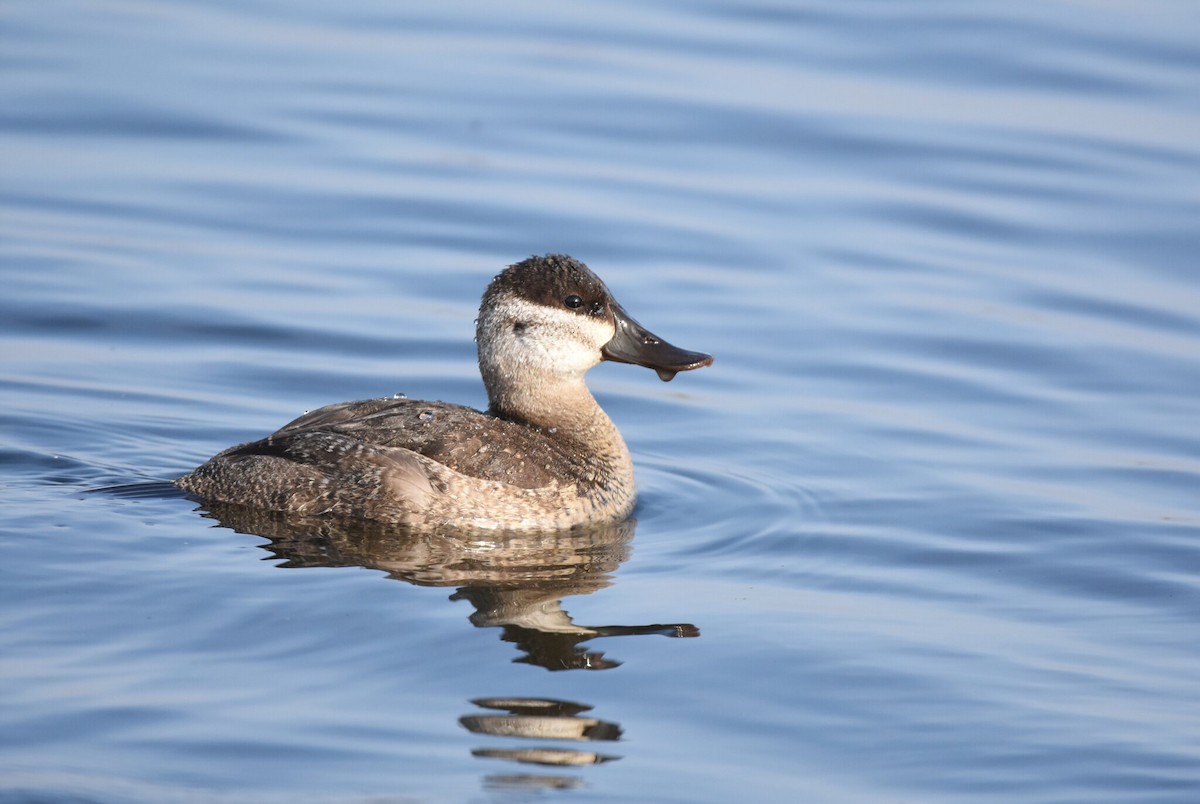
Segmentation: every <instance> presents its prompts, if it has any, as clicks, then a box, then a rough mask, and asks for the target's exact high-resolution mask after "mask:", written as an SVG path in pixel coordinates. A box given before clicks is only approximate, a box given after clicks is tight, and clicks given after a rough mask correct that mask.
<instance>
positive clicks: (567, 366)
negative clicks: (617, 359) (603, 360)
mask: <svg viewBox="0 0 1200 804" xmlns="http://www.w3.org/2000/svg"><path fill="white" fill-rule="evenodd" d="M495 312H496V313H497V315H496V318H497V320H499V321H504V322H508V323H507V326H506V330H507V331H506V332H504V333H502V334H501V337H500V342H501V343H503V344H504V350H505V351H507V352H509V354H508V357H509V358H510V359H513V360H515V361H516V362H520V363H526V364H531V365H536V366H538V367H539V368H541V369H545V370H551V371H555V372H566V373H580V372H584V371H587V370H588V369H589V368H591V367H592V366H594V365H596V364H597V363H599V362H600V349H601V347H603V346H604V344H606V343H608V342H609V341H610V340H612V337H613V334H614V331H613V327H612V325H611V324H610V323H609V322H608V321H607V320H606V319H596V318H591V317H589V316H585V315H580V314H578V313H573V312H571V311H569V310H566V309H563V310H556V309H554V308H552V307H546V306H545V305H542V304H535V303H533V302H530V301H527V300H525V299H515V298H509V299H505V300H503V301H502V302H500V303H499V304H497V305H496V309H495ZM510 350H511V351H510Z"/></svg>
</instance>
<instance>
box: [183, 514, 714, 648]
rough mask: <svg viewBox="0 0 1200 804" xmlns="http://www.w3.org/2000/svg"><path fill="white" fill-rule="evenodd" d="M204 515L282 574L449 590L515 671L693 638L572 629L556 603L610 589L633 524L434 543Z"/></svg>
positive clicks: (431, 537) (445, 537)
mask: <svg viewBox="0 0 1200 804" xmlns="http://www.w3.org/2000/svg"><path fill="white" fill-rule="evenodd" d="M201 510H202V512H203V513H204V516H206V517H208V518H210V519H214V520H216V521H217V522H218V523H220V524H221V525H222V526H224V527H227V528H231V529H233V530H236V531H238V532H240V533H249V534H254V535H258V536H262V537H264V538H266V539H268V540H269V541H270V544H269V545H266V546H265V549H266V550H267V551H268V552H270V553H272V554H273V555H274V556H276V557H277V558H280V559H282V560H283V563H282V564H281V565H280V566H282V567H351V566H354V567H367V568H371V569H378V570H382V571H383V572H386V573H387V575H388V577H389V578H394V579H396V580H400V581H406V582H408V583H411V584H415V585H418V586H455V587H458V588H457V590H456V591H455V592H454V594H452V595H451V596H450V599H451V600H466V601H468V602H470V603H471V605H472V606H474V607H475V611H474V613H473V614H472V615H471V616H470V621H471V623H472V624H474V625H475V626H477V627H479V628H500V629H501V639H503V640H504V641H506V642H511V643H514V644H515V645H516V646H517V647H518V648H519V649H520V650H521V652H522V655H521V656H520V657H519V658H517V659H514V660H513V661H515V662H523V663H527V664H533V665H538V666H540V667H544V668H546V669H548V670H578V669H587V670H606V669H609V668H613V667H617V666H619V665H620V664H621V663H620V662H619V661H616V660H614V659H609V658H606V657H605V656H604V653H603V652H601V651H593V650H588V649H586V648H584V647H581V646H582V644H583V643H585V642H589V641H591V640H594V639H597V638H600V637H614V636H630V635H635V634H660V635H663V636H670V637H695V636H699V635H700V631H699V629H697V628H696V626H694V625H692V624H690V623H653V624H648V625H579V624H576V623H575V622H574V621H573V620H572V619H571V616H570V615H569V614H568V613H567V612H566V611H564V610H563V608H562V599H563V598H564V597H569V596H572V595H587V594H591V593H592V592H595V591H597V590H599V589H603V588H604V587H606V586H609V585H610V584H611V583H612V579H611V577H610V573H612V572H613V571H614V570H616V569H617V567H618V566H620V564H621V563H622V562H623V561H625V559H627V558H628V557H629V551H630V547H629V544H630V541H631V540H632V538H633V534H634V528H635V526H636V523H635V522H634V520H632V519H628V520H626V521H624V522H621V523H619V524H616V525H608V526H603V527H594V528H590V529H581V530H570V531H551V532H545V533H520V534H516V533H492V532H488V533H486V534H485V533H480V534H463V533H459V534H453V535H450V534H437V533H428V532H424V533H423V532H419V531H413V530H407V529H403V528H398V527H396V526H391V525H383V524H381V523H376V522H367V521H360V520H339V519H330V518H326V517H299V516H294V515H289V514H280V513H275V512H270V511H263V510H260V509H255V508H247V507H244V506H237V505H224V504H215V503H214V504H210V505H208V506H206V507H205V508H204V509H201Z"/></svg>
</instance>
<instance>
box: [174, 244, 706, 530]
mask: <svg viewBox="0 0 1200 804" xmlns="http://www.w3.org/2000/svg"><path fill="white" fill-rule="evenodd" d="M476 339H477V341H478V344H479V361H480V369H481V372H482V374H483V379H484V384H485V385H486V387H487V390H488V399H489V403H490V405H489V409H488V411H487V412H486V413H485V412H480V411H477V410H473V409H471V408H467V407H463V406H461V405H452V404H448V403H445V402H421V401H416V400H409V399H375V400H365V401H362V402H344V403H339V404H335V405H329V406H326V407H323V408H321V409H319V410H316V411H313V412H311V413H307V414H305V415H304V416H301V417H300V418H298V419H296V420H295V421H293V422H291V423H289V424H287V425H285V426H284V427H282V428H281V429H280V430H279V431H277V432H276V433H274V434H272V435H271V436H268V437H267V438H264V439H261V440H259V441H253V442H250V443H247V444H241V445H239V446H236V447H231V448H230V449H227V450H225V451H224V452H222V453H220V454H218V455H216V456H215V457H213V458H212V459H211V460H209V461H208V462H207V463H205V464H204V465H203V466H200V467H199V468H197V469H196V470H195V471H193V472H191V473H189V474H187V475H184V476H183V477H181V478H179V480H177V481H176V482H177V484H178V485H179V486H180V487H182V488H184V489H186V490H188V491H190V492H192V493H194V494H196V495H197V496H199V497H201V498H205V499H212V500H218V501H222V502H231V503H238V504H243V505H251V506H255V507H260V508H265V509H270V510H278V511H291V512H294V513H300V514H334V515H343V516H355V517H362V518H366V519H373V520H381V521H385V522H395V523H401V524H406V525H412V526H417V527H430V528H441V527H451V528H472V529H474V528H487V529H494V528H504V529H554V528H562V527H570V526H574V525H580V524H585V523H591V522H601V521H616V520H619V519H622V518H624V517H625V516H627V515H628V514H629V512H630V511H631V510H632V508H633V504H634V501H635V489H634V485H633V464H632V461H631V459H630V457H629V451H628V449H627V448H626V446H625V442H624V441H623V440H622V439H621V435H620V433H619V432H618V431H617V429H616V427H615V426H614V425H613V423H612V421H611V420H610V419H609V418H608V417H607V416H606V415H605V414H604V412H603V411H602V410H601V409H600V407H599V405H597V404H596V401H595V400H594V399H593V398H592V396H591V394H590V393H589V392H588V390H587V386H586V385H585V384H584V382H583V375H584V373H585V372H586V371H587V370H588V369H589V368H591V367H592V366H594V365H595V364H596V363H598V362H600V360H603V359H608V360H617V361H621V362H630V363H637V364H640V365H645V366H649V367H652V368H655V369H656V370H658V372H659V376H661V377H663V379H664V380H666V379H670V378H671V377H672V376H674V373H675V372H677V371H685V370H689V369H692V368H698V367H700V366H703V365H708V364H709V363H711V362H712V358H711V357H709V356H708V355H704V354H700V353H697V352H687V351H684V350H681V349H677V348H675V347H673V346H671V345H670V344H667V343H665V342H663V341H661V340H660V339H658V338H657V337H655V336H653V335H651V334H650V333H649V332H648V331H646V330H645V329H643V328H642V327H641V326H640V325H639V324H638V323H637V322H636V321H634V320H633V319H632V318H630V317H629V316H628V314H627V313H625V311H624V310H623V309H621V307H620V306H619V305H618V304H617V303H616V302H615V301H614V300H613V299H612V297H611V295H610V294H609V293H608V289H607V288H606V287H605V286H604V283H603V282H601V281H600V279H599V278H598V277H596V276H595V274H593V273H592V272H591V271H590V270H588V268H587V267H586V266H584V265H583V264H582V263H580V262H578V261H577V260H574V259H571V258H570V257H565V256H561V255H549V256H546V257H532V258H530V259H528V260H525V261H524V262H521V263H517V264H516V265H513V266H510V267H509V268H508V269H507V270H505V271H504V272H502V273H501V274H500V275H499V276H497V277H496V278H495V279H494V280H493V281H492V283H491V284H490V285H489V286H488V289H487V291H486V292H485V293H484V297H483V301H482V303H481V306H480V314H479V319H478V327H477V338H476Z"/></svg>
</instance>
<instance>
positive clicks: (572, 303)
mask: <svg viewBox="0 0 1200 804" xmlns="http://www.w3.org/2000/svg"><path fill="white" fill-rule="evenodd" d="M563 304H565V305H567V306H568V307H570V308H571V309H572V310H577V309H579V308H580V307H582V306H583V299H582V298H580V297H579V296H576V295H575V294H574V293H572V294H571V295H570V296H568V297H567V298H565V299H563Z"/></svg>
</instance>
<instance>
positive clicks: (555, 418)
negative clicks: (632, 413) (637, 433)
mask: <svg viewBox="0 0 1200 804" xmlns="http://www.w3.org/2000/svg"><path fill="white" fill-rule="evenodd" d="M488 401H489V403H490V406H489V408H488V413H490V414H491V415H493V416H497V417H499V418H501V419H508V420H509V421H515V422H520V423H521V424H527V425H531V426H533V427H538V428H540V429H542V430H543V431H544V432H546V433H548V434H550V435H552V436H554V437H557V438H562V439H567V440H569V441H574V442H577V443H578V444H580V445H581V446H583V447H584V448H586V449H587V450H588V451H589V452H591V453H592V454H594V455H595V457H596V458H597V459H599V460H603V461H605V462H607V463H610V465H611V466H612V468H613V469H617V470H620V469H625V468H627V470H628V471H629V472H632V471H633V461H632V459H631V458H630V455H629V448H628V447H627V446H626V445H625V440H624V439H623V438H622V437H621V433H620V431H619V430H617V426H616V425H615V424H613V421H612V419H610V418H609V417H608V414H606V413H605V412H604V409H603V408H601V407H600V405H599V403H597V402H596V399H595V397H593V396H592V393H591V391H589V390H588V387H587V384H586V383H585V382H584V381H583V377H582V376H580V377H567V378H564V377H561V376H557V377H540V378H537V379H536V380H530V378H525V379H524V381H523V382H521V383H513V384H501V385H500V387H499V388H497V387H496V386H495V385H489V388H488Z"/></svg>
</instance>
